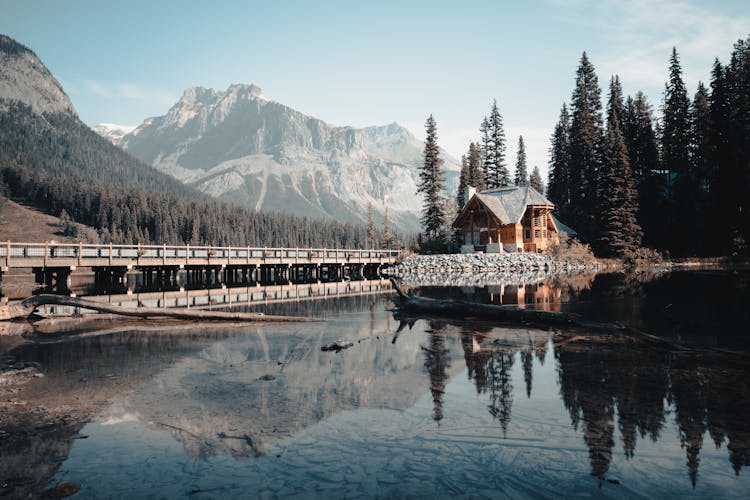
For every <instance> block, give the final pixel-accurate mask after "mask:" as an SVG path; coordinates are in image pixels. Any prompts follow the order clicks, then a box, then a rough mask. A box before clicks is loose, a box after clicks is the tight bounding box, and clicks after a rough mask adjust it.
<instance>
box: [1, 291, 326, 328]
mask: <svg viewBox="0 0 750 500" xmlns="http://www.w3.org/2000/svg"><path fill="white" fill-rule="evenodd" d="M42 305H58V306H73V307H80V308H83V309H90V310H93V311H98V312H102V313H110V314H118V315H121V316H132V317H137V318H174V319H188V320H199V321H258V322H295V321H300V322H308V321H319V320H317V319H314V318H306V317H297V316H266V315H265V314H263V313H243V312H228V311H196V310H194V309H192V310H191V309H162V308H156V307H137V308H133V307H119V306H113V305H110V304H103V303H101V302H96V301H93V300H86V299H80V298H78V297H66V296H63V295H47V294H45V295H34V296H33V297H29V298H28V299H25V300H23V301H22V302H21V303H20V304H12V305H8V306H3V307H0V320H8V319H16V318H24V317H28V316H30V315H31V314H32V313H33V312H34V310H35V309H36V308H37V307H39V306H42Z"/></svg>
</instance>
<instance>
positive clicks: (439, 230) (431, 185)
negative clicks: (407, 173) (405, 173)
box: [417, 115, 445, 241]
mask: <svg viewBox="0 0 750 500" xmlns="http://www.w3.org/2000/svg"><path fill="white" fill-rule="evenodd" d="M425 129H426V132H427V138H426V139H425V146H424V165H423V166H422V171H421V172H420V173H419V186H418V187H417V193H423V194H424V205H423V206H424V208H423V209H422V225H423V226H424V229H425V236H427V238H428V239H430V240H437V241H441V240H443V239H444V235H443V227H444V226H445V212H444V209H443V207H444V203H443V199H442V193H443V189H444V183H445V174H444V173H443V168H442V167H443V160H442V159H441V158H440V148H438V144H437V123H436V122H435V118H433V116H432V115H430V116H429V118H427V122H426V123H425Z"/></svg>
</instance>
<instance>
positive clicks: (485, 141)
mask: <svg viewBox="0 0 750 500" xmlns="http://www.w3.org/2000/svg"><path fill="white" fill-rule="evenodd" d="M479 133H480V134H482V142H481V143H480V144H479V156H480V157H481V159H482V180H483V181H484V185H485V187H491V178H490V176H491V175H492V169H493V166H494V164H495V149H494V148H493V147H492V137H491V135H490V134H491V127H490V122H489V120H488V119H487V117H486V116H485V117H484V119H483V120H482V123H481V125H480V126H479Z"/></svg>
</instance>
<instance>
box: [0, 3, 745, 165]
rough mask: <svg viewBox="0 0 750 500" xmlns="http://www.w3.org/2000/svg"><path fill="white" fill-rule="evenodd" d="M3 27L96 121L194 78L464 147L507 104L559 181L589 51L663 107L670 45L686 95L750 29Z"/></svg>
mask: <svg viewBox="0 0 750 500" xmlns="http://www.w3.org/2000/svg"><path fill="white" fill-rule="evenodd" d="M0 33H3V34H6V35H9V36H11V37H13V38H15V39H16V40H17V41H19V42H21V43H23V44H24V45H26V46H28V47H29V48H31V49H32V50H33V51H35V52H36V53H37V55H38V56H39V57H40V58H41V60H42V62H44V63H45V64H46V65H47V66H48V67H49V68H50V70H51V71H52V73H53V74H54V75H55V76H56V77H57V78H58V80H59V81H60V82H61V84H62V85H63V88H64V89H65V90H66V92H67V93H68V95H69V96H70V98H71V100H72V102H73V104H74V106H75V107H76V109H77V111H78V114H79V116H80V117H81V119H82V120H83V121H84V122H86V123H87V124H89V125H91V126H94V125H96V124H97V123H101V122H108V123H118V124H123V125H138V124H140V123H141V122H142V121H143V120H144V119H146V118H147V117H150V116H158V115H163V114H165V113H166V112H167V110H168V109H169V108H170V107H171V106H172V105H173V104H174V103H175V102H176V101H177V100H178V99H179V97H180V96H181V95H182V93H183V91H184V90H185V89H186V88H188V87H192V86H204V87H211V88H214V89H217V90H223V89H226V88H227V87H228V86H229V85H230V84H232V83H254V84H256V85H258V86H259V87H261V88H262V89H263V92H264V94H265V95H266V96H267V97H268V98H270V99H273V100H275V101H278V102H281V103H283V104H286V105H288V106H291V107H292V108H294V109H297V110H299V111H301V112H303V113H306V114H309V115H312V116H315V117H317V118H320V119H322V120H324V121H326V122H328V123H331V124H334V125H351V126H357V127H359V126H367V125H384V124H387V123H392V122H398V123H399V124H401V125H403V126H406V127H407V128H409V129H410V130H411V131H412V132H413V133H414V134H415V135H416V136H417V137H419V138H423V137H424V122H425V119H426V118H427V116H428V115H430V114H433V115H434V117H435V119H436V121H437V124H438V142H439V144H440V145H441V146H442V147H443V148H444V149H445V150H447V151H448V152H449V153H450V154H452V155H453V156H455V157H456V158H459V157H460V156H461V155H462V154H464V153H465V152H466V150H467V149H468V144H469V142H470V141H472V140H478V139H479V124H480V123H481V121H482V118H483V117H484V116H485V115H487V114H488V113H489V110H490V107H491V105H492V101H493V100H494V99H497V103H498V106H499V108H500V112H501V114H502V116H503V120H504V125H505V133H506V140H507V156H508V164H509V167H510V170H511V172H512V170H513V166H514V163H515V156H516V150H517V144H518V137H519V135H523V137H524V142H525V143H526V148H527V156H528V165H529V171H530V170H531V169H532V168H533V166H534V165H538V166H539V167H540V169H541V170H542V172H543V174H544V175H545V176H546V166H547V155H548V149H549V139H550V135H551V132H552V129H553V127H554V125H555V123H556V122H557V119H558V116H559V112H560V107H561V106H562V104H563V102H569V101H570V96H571V93H572V90H573V84H574V77H575V71H576V68H577V66H578V63H579V61H580V58H581V54H582V53H583V52H584V51H586V52H587V54H588V56H589V59H590V60H591V62H592V63H593V65H594V67H595V69H596V72H597V75H598V77H599V85H600V86H601V87H602V99H603V100H604V99H606V88H607V85H608V82H609V79H610V77H611V75H613V74H618V75H619V76H620V80H621V81H622V84H623V89H624V92H625V93H626V94H634V93H635V92H637V91H639V90H641V91H643V92H644V93H645V94H646V95H647V97H648V98H649V101H650V102H651V104H652V105H653V106H654V108H655V109H658V107H659V106H660V104H661V100H662V95H663V89H664V82H665V81H666V78H667V66H668V60H669V56H670V53H671V50H672V47H673V46H675V47H676V48H677V50H678V53H679V55H680V59H681V63H682V67H683V71H684V75H683V76H684V79H685V82H686V84H687V86H688V91H689V92H690V93H691V97H692V93H694V92H695V88H696V86H697V83H698V81H699V80H702V81H704V82H708V81H709V73H710V69H711V66H712V64H713V61H714V59H715V58H716V57H718V58H719V59H720V60H721V61H723V62H726V61H727V60H728V58H729V54H730V53H731V51H732V46H733V44H734V43H735V42H736V41H737V40H738V39H740V38H742V39H746V38H747V37H748V34H750V6H748V4H747V2H746V1H743V0H737V1H733V0H731V1H730V0H726V1H721V0H718V1H710V2H709V1H706V2H699V1H691V0H662V1H651V0H630V1H627V2H625V1H614V0H530V1H524V2H511V1H500V0H497V1H491V0H490V1H472V0H457V1H442V0H431V1H418V0H413V1H409V0H399V1H392V0H378V1H373V0H368V1H359V0H344V1H338V0H331V1H326V0H320V1H304V0H299V1H294V0H274V1H269V0H262V1H255V0H244V1H218V0H217V1H212V2H206V1H203V2H197V1H189V0H182V1H171V0H161V1H151V0H149V1H140V0H128V1H127V2H122V1H120V2H102V1H84V0H66V1H59V0H0Z"/></svg>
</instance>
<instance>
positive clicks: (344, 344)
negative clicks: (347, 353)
mask: <svg viewBox="0 0 750 500" xmlns="http://www.w3.org/2000/svg"><path fill="white" fill-rule="evenodd" d="M353 345H354V343H353V342H349V341H348V340H337V341H336V342H331V343H330V344H326V345H324V346H322V347H321V348H320V350H321V351H336V352H339V351H340V350H342V349H349V348H350V347H351V346H353Z"/></svg>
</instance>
